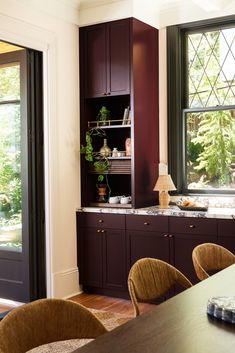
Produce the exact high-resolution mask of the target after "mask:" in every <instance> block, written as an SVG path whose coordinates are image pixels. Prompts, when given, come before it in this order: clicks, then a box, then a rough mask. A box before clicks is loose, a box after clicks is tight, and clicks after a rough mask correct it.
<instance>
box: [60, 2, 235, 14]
mask: <svg viewBox="0 0 235 353" xmlns="http://www.w3.org/2000/svg"><path fill="white" fill-rule="evenodd" d="M66 1H69V2H70V3H71V4H73V5H74V6H77V7H78V8H85V7H93V6H99V5H103V4H109V3H112V2H116V1H119V2H120V1H125V0H66ZM134 1H135V2H138V0H137V1H136V0H133V2H134ZM139 2H140V3H142V0H139ZM232 2H233V0H152V1H149V0H147V1H146V0H145V2H144V3H145V6H148V3H149V5H150V6H151V7H153V8H155V7H156V8H157V9H160V10H164V9H165V8H166V7H167V8H171V7H172V8H174V7H175V6H179V5H181V6H182V5H190V4H194V5H195V4H196V5H197V6H199V7H201V8H202V9H203V10H205V11H206V10H207V11H208V12H209V11H216V10H217V11H218V10H220V9H223V8H224V7H227V6H228V5H230V4H231V3H232Z"/></svg>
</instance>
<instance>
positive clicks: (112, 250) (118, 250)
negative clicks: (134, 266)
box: [103, 229, 127, 291]
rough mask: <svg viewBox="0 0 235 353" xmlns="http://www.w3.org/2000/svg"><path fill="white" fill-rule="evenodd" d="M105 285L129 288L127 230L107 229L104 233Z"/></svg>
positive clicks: (108, 287) (119, 288)
mask: <svg viewBox="0 0 235 353" xmlns="http://www.w3.org/2000/svg"><path fill="white" fill-rule="evenodd" d="M103 287H104V288H107V289H112V290H117V291H119V290H125V291H126V290H127V271H126V243H125V230H119V229H105V231H104V233H103Z"/></svg>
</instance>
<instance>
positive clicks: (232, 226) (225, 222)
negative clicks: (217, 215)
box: [218, 219, 235, 254]
mask: <svg viewBox="0 0 235 353" xmlns="http://www.w3.org/2000/svg"><path fill="white" fill-rule="evenodd" d="M218 244H220V245H222V246H224V247H225V248H227V249H228V250H230V251H231V252H233V253H234V254H235V219H219V220H218Z"/></svg>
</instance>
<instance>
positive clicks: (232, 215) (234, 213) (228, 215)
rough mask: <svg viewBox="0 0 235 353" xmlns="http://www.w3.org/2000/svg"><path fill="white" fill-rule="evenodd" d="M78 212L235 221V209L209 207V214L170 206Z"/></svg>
mask: <svg viewBox="0 0 235 353" xmlns="http://www.w3.org/2000/svg"><path fill="white" fill-rule="evenodd" d="M77 211H78V212H100V213H112V214H113V213H116V214H136V215H152V216H176V217H198V218H220V219H221V218H222V219H234V220H235V208H234V207H233V208H216V207H215V208H214V207H209V208H208V211H207V212H202V211H182V210H180V209H179V208H178V207H177V206H170V207H169V208H166V209H162V208H159V206H151V207H146V208H137V209H133V208H112V207H110V208H100V207H83V208H81V209H78V210H77Z"/></svg>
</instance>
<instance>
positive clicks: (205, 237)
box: [169, 217, 217, 283]
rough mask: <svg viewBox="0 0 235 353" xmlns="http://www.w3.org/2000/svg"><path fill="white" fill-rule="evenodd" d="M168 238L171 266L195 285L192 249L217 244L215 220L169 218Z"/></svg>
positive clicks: (196, 280)
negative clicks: (172, 250)
mask: <svg viewBox="0 0 235 353" xmlns="http://www.w3.org/2000/svg"><path fill="white" fill-rule="evenodd" d="M169 236H170V237H171V240H172V242H173V247H174V262H173V265H174V266H175V267H176V268H177V269H178V270H180V271H181V272H182V273H183V274H184V275H185V276H186V277H188V279H189V280H190V281H191V282H192V283H197V282H198V279H197V277H196V274H195V271H194V268H193V263H192V251H193V248H194V247H195V246H197V245H199V244H202V243H207V242H208V243H217V223H216V220H215V219H206V218H194V217H193V218H191V217H185V218H183V217H182V218H181V217H169Z"/></svg>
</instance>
